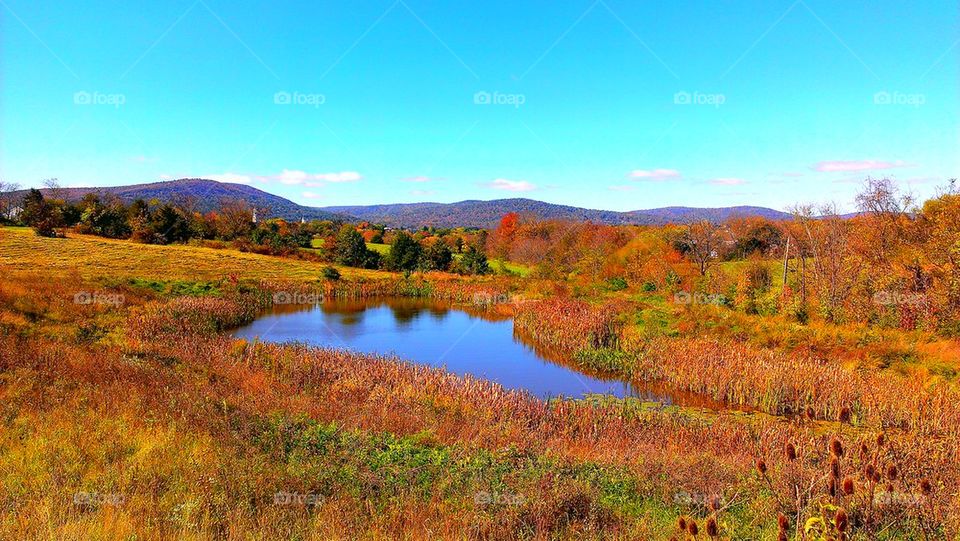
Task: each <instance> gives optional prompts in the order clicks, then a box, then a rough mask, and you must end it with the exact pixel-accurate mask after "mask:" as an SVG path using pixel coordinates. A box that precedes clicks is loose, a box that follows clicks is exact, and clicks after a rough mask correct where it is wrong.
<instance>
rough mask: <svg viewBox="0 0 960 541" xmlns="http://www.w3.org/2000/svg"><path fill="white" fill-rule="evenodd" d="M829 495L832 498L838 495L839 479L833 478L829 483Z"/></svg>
mask: <svg viewBox="0 0 960 541" xmlns="http://www.w3.org/2000/svg"><path fill="white" fill-rule="evenodd" d="M827 493H828V494H830V497H831V498H833V497H836V495H837V478H836V477H831V478H830V481H829V483H827Z"/></svg>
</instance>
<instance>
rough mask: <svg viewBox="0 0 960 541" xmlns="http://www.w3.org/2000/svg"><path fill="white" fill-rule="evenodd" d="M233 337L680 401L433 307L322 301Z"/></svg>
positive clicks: (511, 383) (568, 390) (507, 380)
mask: <svg viewBox="0 0 960 541" xmlns="http://www.w3.org/2000/svg"><path fill="white" fill-rule="evenodd" d="M234 336H236V337H238V338H245V339H248V340H253V339H254V338H257V339H259V340H261V341H266V342H301V343H306V344H310V345H316V346H322V347H332V348H343V349H349V350H353V351H357V352H361V353H378V354H383V355H396V356H398V357H400V358H401V359H405V360H409V361H412V362H415V363H421V364H426V365H430V366H436V367H442V368H445V369H447V370H449V371H451V372H454V373H456V374H459V375H466V374H470V375H473V376H477V377H481V378H485V379H488V380H492V381H495V382H497V383H499V384H501V385H503V386H504V387H507V388H510V389H521V390H524V391H527V392H529V393H531V394H533V395H535V396H538V397H541V398H550V397H557V396H561V395H562V396H565V397H571V398H579V397H583V396H584V395H587V394H610V395H614V396H617V397H624V396H635V397H638V398H642V399H644V400H651V401H657V402H664V403H678V402H679V403H683V402H685V401H686V400H684V399H683V397H682V396H678V395H676V394H673V393H669V392H666V391H663V390H661V389H656V388H652V387H644V388H638V387H637V386H635V385H631V384H628V383H625V382H623V381H618V380H615V379H604V378H602V377H598V376H596V375H588V374H585V373H583V372H580V371H578V370H575V369H574V368H572V367H570V366H569V365H567V364H565V362H564V359H563V358H562V357H558V356H555V355H550V354H549V353H547V352H544V351H538V350H535V349H534V347H533V346H532V345H531V344H528V343H526V342H525V341H524V340H523V339H521V338H520V337H518V336H517V335H516V334H515V333H514V329H513V321H512V320H511V319H509V318H502V317H501V318H496V317H491V316H490V315H487V314H486V313H483V312H476V311H473V310H470V311H469V312H468V311H466V309H464V308H462V307H458V306H456V305H451V304H449V303H445V302H438V301H432V300H424V299H410V298H389V299H371V300H330V299H328V300H326V301H325V302H323V303H322V304H318V305H315V306H297V307H290V306H284V307H280V308H278V309H275V310H274V311H272V312H270V313H268V314H265V315H263V316H262V317H260V318H259V319H257V320H256V321H254V322H253V323H251V324H249V325H247V326H245V327H242V328H240V329H238V330H236V331H235V332H234ZM696 405H699V406H707V407H710V406H711V405H708V404H696Z"/></svg>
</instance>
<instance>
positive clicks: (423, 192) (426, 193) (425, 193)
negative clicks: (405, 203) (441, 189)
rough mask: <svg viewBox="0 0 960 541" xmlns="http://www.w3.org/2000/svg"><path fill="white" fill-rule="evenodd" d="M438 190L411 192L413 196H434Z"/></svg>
mask: <svg viewBox="0 0 960 541" xmlns="http://www.w3.org/2000/svg"><path fill="white" fill-rule="evenodd" d="M435 193H437V192H436V190H410V194H411V195H433V194H435Z"/></svg>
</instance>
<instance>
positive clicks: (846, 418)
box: [838, 406, 850, 423]
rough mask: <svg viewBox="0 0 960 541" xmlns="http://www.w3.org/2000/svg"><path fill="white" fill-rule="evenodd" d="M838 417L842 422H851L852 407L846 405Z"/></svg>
mask: <svg viewBox="0 0 960 541" xmlns="http://www.w3.org/2000/svg"><path fill="white" fill-rule="evenodd" d="M838 419H839V420H840V422H841V423H849V422H850V408H848V407H846V406H844V407H842V408H840V415H839V416H838Z"/></svg>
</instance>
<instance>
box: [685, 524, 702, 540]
mask: <svg viewBox="0 0 960 541" xmlns="http://www.w3.org/2000/svg"><path fill="white" fill-rule="evenodd" d="M687 532H689V533H690V535H692V536H694V537H696V536H697V534H698V533H700V527H699V526H697V522H696V521H695V520H691V521H689V522H687Z"/></svg>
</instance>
